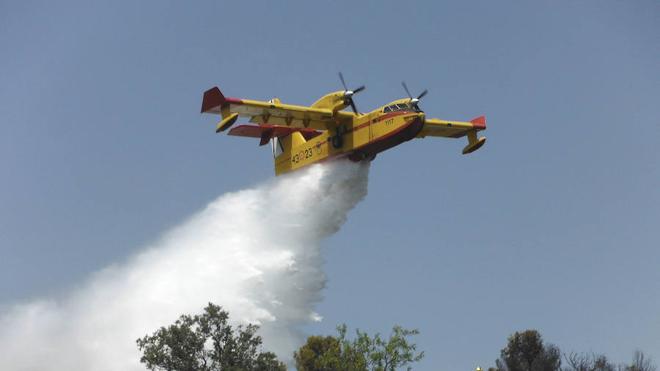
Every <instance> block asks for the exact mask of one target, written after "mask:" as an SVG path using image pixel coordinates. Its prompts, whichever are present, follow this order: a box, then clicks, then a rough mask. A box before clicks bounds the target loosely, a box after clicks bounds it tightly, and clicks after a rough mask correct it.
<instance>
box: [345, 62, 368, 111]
mask: <svg viewBox="0 0 660 371" xmlns="http://www.w3.org/2000/svg"><path fill="white" fill-rule="evenodd" d="M339 80H341V84H342V85H343V86H344V104H346V105H349V106H351V108H352V109H353V112H355V114H356V115H357V113H358V110H357V108H356V107H355V102H353V95H355V94H357V93H359V92H361V91H362V90H364V89H366V86H364V85H362V86H360V87H359V88H357V89H353V90H348V88H347V87H346V81H344V75H342V73H341V72H339Z"/></svg>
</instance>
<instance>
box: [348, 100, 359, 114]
mask: <svg viewBox="0 0 660 371" xmlns="http://www.w3.org/2000/svg"><path fill="white" fill-rule="evenodd" d="M349 103H350V105H351V108H352V109H353V112H355V114H356V115H357V113H358V110H357V107H355V103H354V102H353V99H351V100H350V102H349Z"/></svg>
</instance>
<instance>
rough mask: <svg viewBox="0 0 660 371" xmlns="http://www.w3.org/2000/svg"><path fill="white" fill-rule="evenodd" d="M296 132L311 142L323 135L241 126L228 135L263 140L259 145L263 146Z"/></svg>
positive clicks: (278, 127)
mask: <svg viewBox="0 0 660 371" xmlns="http://www.w3.org/2000/svg"><path fill="white" fill-rule="evenodd" d="M294 132H299V133H300V134H301V135H302V136H303V137H304V138H305V140H310V139H311V138H314V137H316V136H318V135H320V134H321V132H320V131H317V130H314V129H303V128H292V127H289V126H281V125H239V126H236V127H235V128H233V129H231V130H229V133H228V134H227V135H234V136H239V137H250V138H259V139H261V140H260V142H259V145H261V146H263V145H264V144H266V143H268V141H269V140H271V139H272V138H282V137H285V136H287V135H290V134H291V133H294Z"/></svg>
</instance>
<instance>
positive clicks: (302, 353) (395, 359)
mask: <svg viewBox="0 0 660 371" xmlns="http://www.w3.org/2000/svg"><path fill="white" fill-rule="evenodd" d="M337 331H338V336H337V337H333V336H326V337H320V336H310V337H309V338H308V339H307V343H305V345H303V346H302V347H301V348H300V349H298V351H296V352H295V353H294V359H295V361H296V368H297V369H298V371H330V370H342V371H394V370H398V369H401V368H403V367H405V366H408V365H409V364H411V363H414V362H417V361H419V360H421V359H422V358H423V357H424V352H419V353H418V352H417V345H416V344H414V343H413V344H411V343H409V342H408V337H410V336H413V335H417V334H419V331H417V330H406V329H404V328H402V327H400V326H395V327H394V328H393V329H392V334H391V335H390V337H389V339H387V340H385V339H383V338H382V337H381V336H380V334H376V335H374V336H373V337H372V336H369V334H367V333H366V332H362V331H360V330H357V331H356V337H355V339H353V340H349V339H348V338H347V336H346V333H347V330H346V326H345V325H342V326H339V327H338V328H337ZM408 370H410V367H408Z"/></svg>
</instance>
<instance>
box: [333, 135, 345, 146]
mask: <svg viewBox="0 0 660 371" xmlns="http://www.w3.org/2000/svg"><path fill="white" fill-rule="evenodd" d="M343 145H344V138H343V137H342V136H341V135H340V134H337V135H335V136H334V137H332V146H333V147H335V148H341V147H342V146H343Z"/></svg>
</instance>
